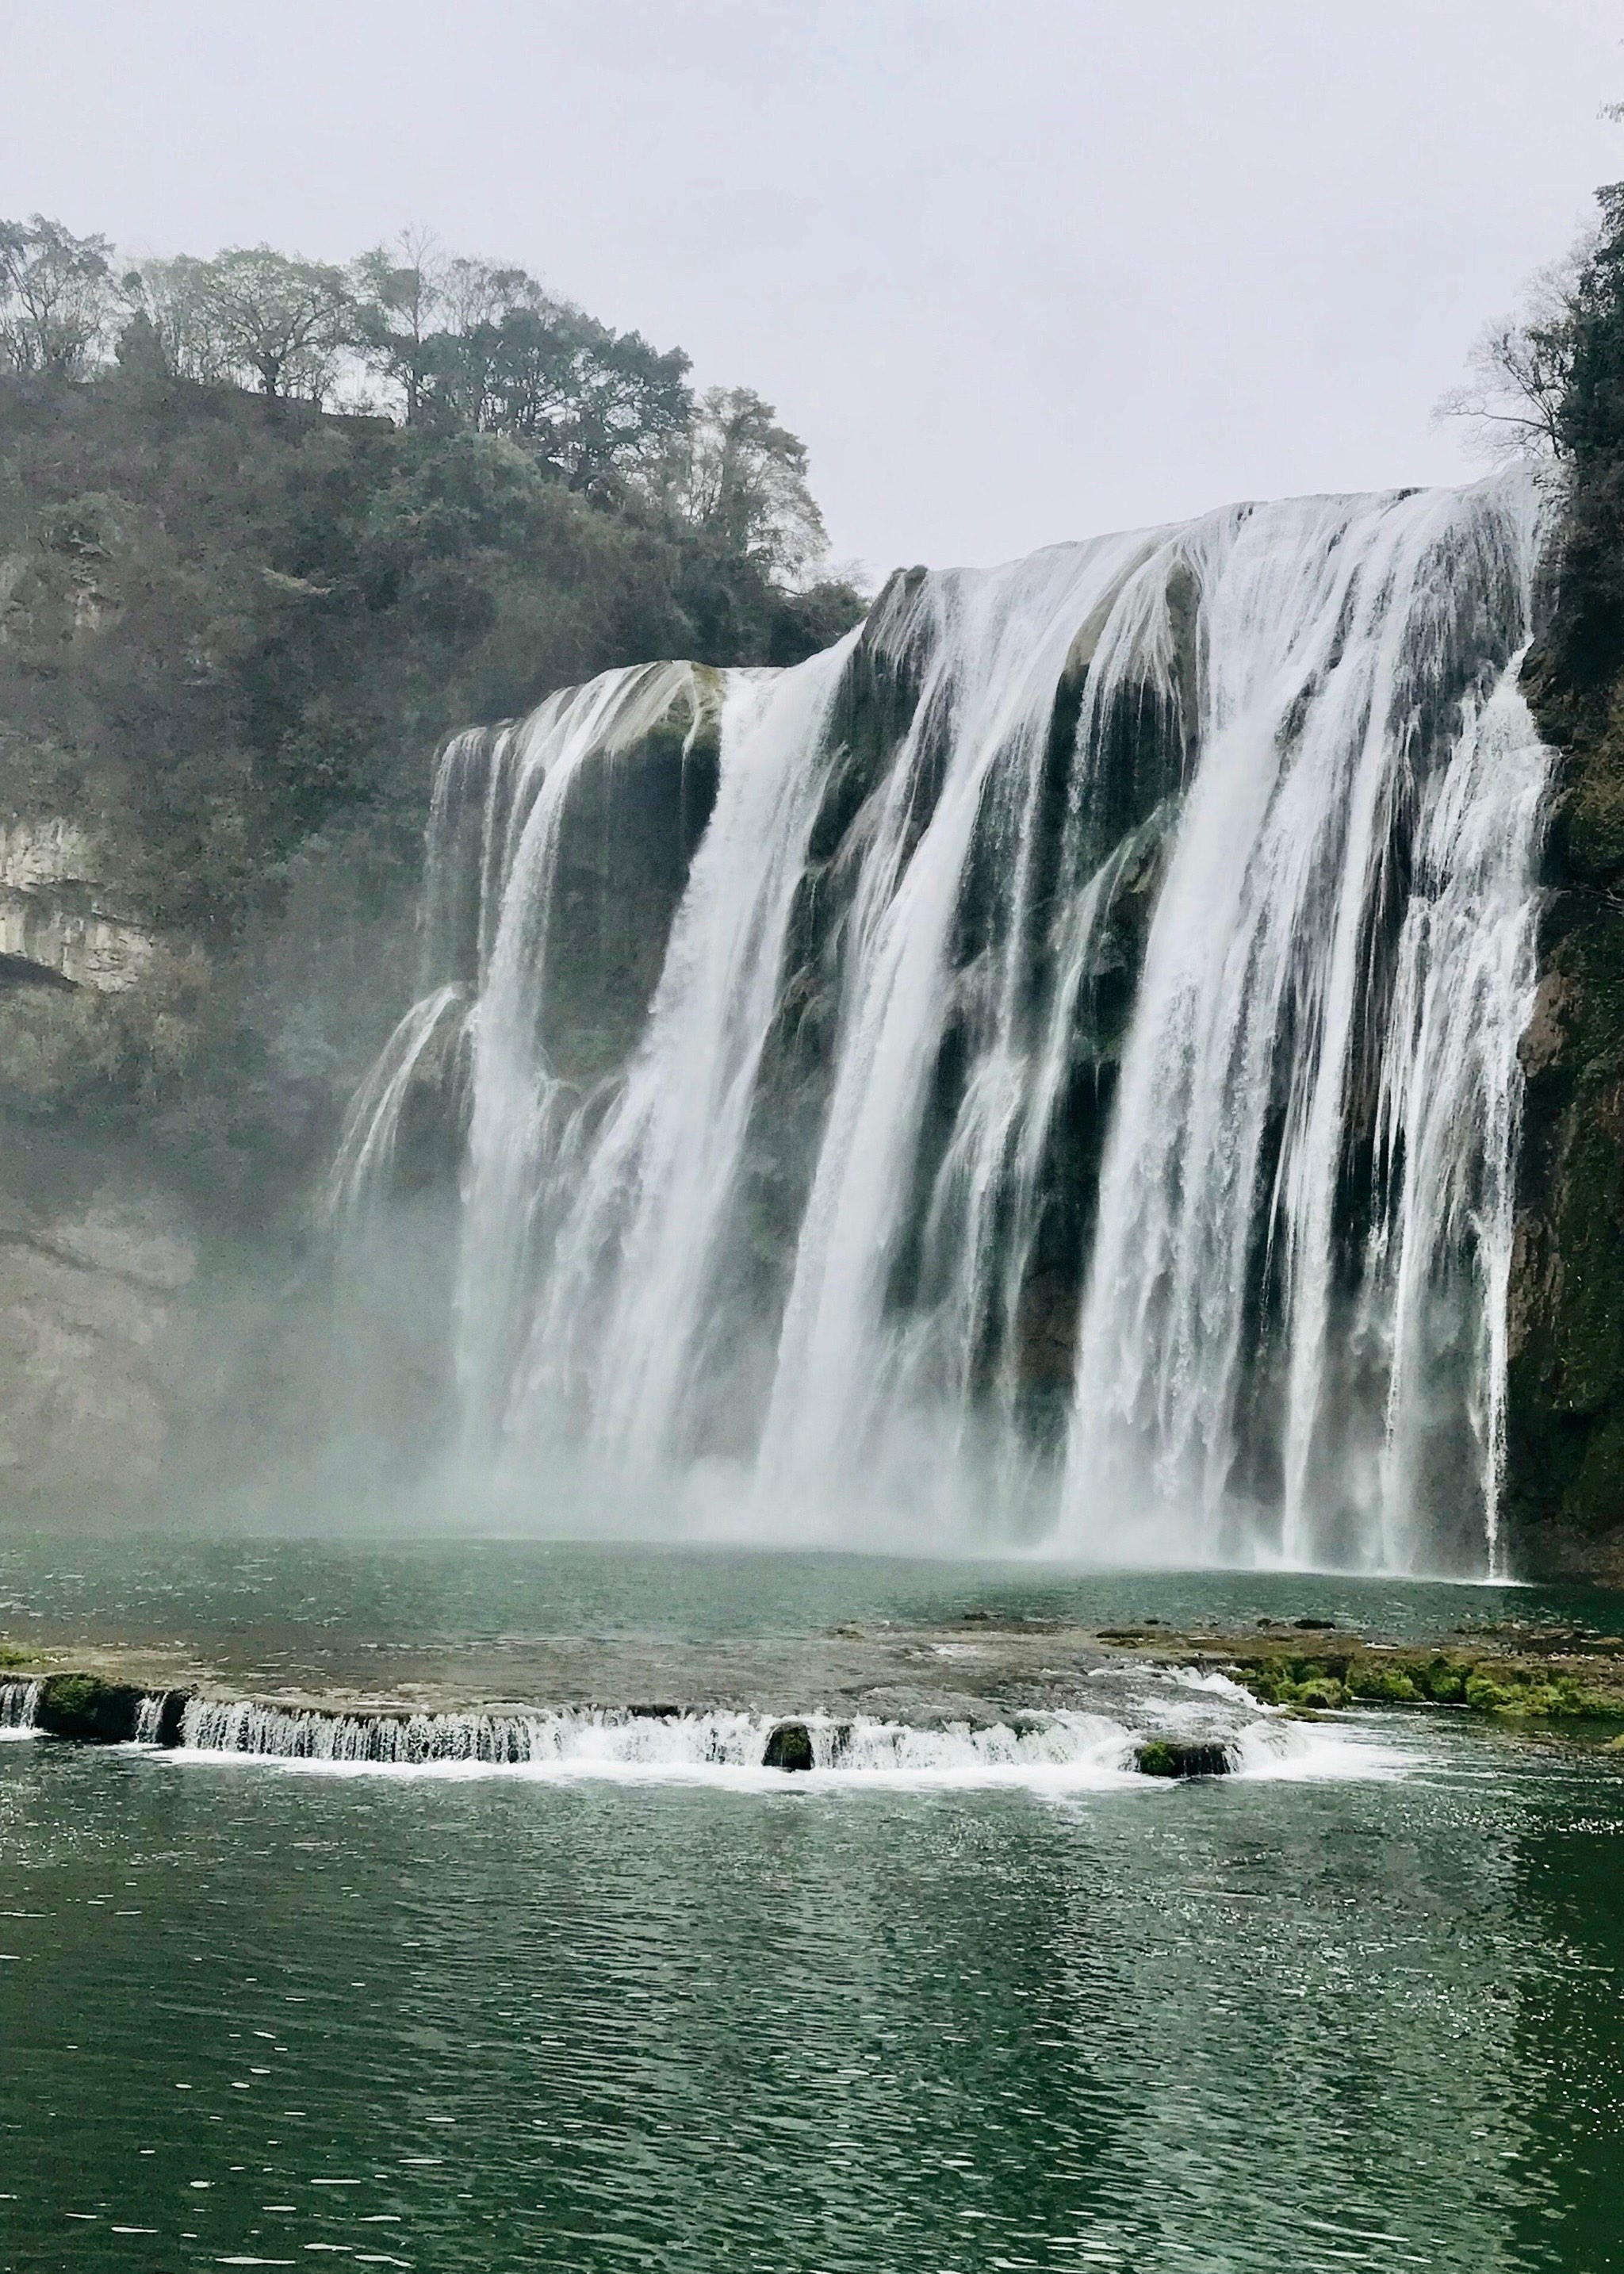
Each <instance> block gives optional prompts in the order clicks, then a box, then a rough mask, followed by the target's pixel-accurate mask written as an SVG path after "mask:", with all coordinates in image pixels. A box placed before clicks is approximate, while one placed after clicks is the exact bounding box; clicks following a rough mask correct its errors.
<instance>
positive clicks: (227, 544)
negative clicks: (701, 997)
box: [0, 215, 863, 1208]
mask: <svg viewBox="0 0 1624 2274" xmlns="http://www.w3.org/2000/svg"><path fill="white" fill-rule="evenodd" d="M826 553H827V541H826V538H825V535H824V531H823V522H822V518H821V516H820V515H819V512H818V509H817V507H816V502H815V501H814V499H813V496H812V493H811V491H810V489H809V487H808V479H807V456H806V451H805V448H804V447H803V445H802V444H801V442H800V441H799V440H797V438H796V437H795V436H794V435H793V434H791V433H788V432H787V431H786V429H785V428H783V427H782V426H781V425H778V421H777V418H776V415H775V413H774V412H773V410H772V408H771V405H770V404H768V403H764V402H763V401H762V399H761V398H760V396H758V395H755V394H754V393H752V392H751V391H750V390H749V389H748V388H731V389H729V388H713V389H711V390H709V391H707V392H704V393H703V394H696V393H695V390H694V389H693V388H692V387H691V385H690V383H689V365H688V358H687V357H686V355H685V354H684V353H683V352H682V351H681V350H680V349H677V348H671V349H665V350H659V349H656V348H654V347H652V346H650V343H648V342H647V341H646V340H644V339H643V337H642V336H641V335H638V334H636V333H635V332H631V333H619V332H616V331H614V330H613V329H612V328H609V327H607V326H605V325H604V324H602V323H600V322H598V320H596V319H595V318H593V317H591V316H590V315H588V314H587V313H586V312H584V311H583V310H582V309H580V308H578V307H575V306H574V305H570V304H569V303H568V302H565V301H563V300H560V299H559V298H557V297H554V296H553V295H552V294H550V293H548V292H547V291H546V290H544V288H543V287H542V286H541V284H539V283H538V282H537V281H536V279H534V278H533V277H531V276H530V275H527V274H526V273H525V272H524V271H523V269H522V268H518V267H503V266H500V265H496V264H492V263H490V262H486V261H481V260H470V259H465V258H461V257H452V256H449V255H447V254H443V253H441V252H440V251H439V250H438V248H437V247H435V245H433V244H432V241H430V240H428V239H427V238H426V237H422V236H416V237H408V238H406V239H403V240H402V242H401V243H400V244H399V245H396V246H395V247H393V248H384V247H380V248H376V249H374V250H372V251H371V252H367V253H365V254H364V255H362V256H361V257H360V258H359V259H357V260H355V261H353V262H352V263H350V264H349V265H348V266H347V267H335V266H331V265H327V264H323V263H320V262H313V261H306V260H297V259H294V258H291V257H289V256H288V255H286V254H283V253H281V252H275V251H273V250H272V249H271V248H269V247H267V246H263V245H261V246H257V247H251V248H245V249H234V250H229V251H226V252H222V253H220V254H219V255H217V256H216V257H214V259H211V260H203V259H195V258H192V257H189V256H182V257H179V258H177V259H173V260H142V261H137V262H128V263H126V262H121V261H120V260H119V259H118V258H117V255H116V253H115V251H114V248H113V247H112V245H110V244H109V241H108V240H107V239H106V238H103V237H74V236H72V235H71V233H70V232H69V231H67V230H65V229H64V228H63V227H62V225H61V224H60V223H58V222H54V221H50V220H49V219H46V218H43V217H41V216H39V215H36V216H34V218H33V219H32V220H30V221H28V222H0V821H4V822H5V823H6V824H7V825H9V826H11V828H12V829H13V830H14V831H16V830H20V831H21V832H23V834H24V837H25V838H26V833H27V832H28V831H29V830H30V829H37V828H39V827H41V826H43V825H47V824H49V825H52V826H55V825H56V824H58V823H62V824H64V825H70V826H71V828H72V829H73V830H74V831H75V832H77V836H76V838H75V840H74V841H75V842H76V843H82V844H83V845H85V846H87V847H90V848H92V849H91V852H90V854H89V855H88V856H87V857H88V858H89V860H90V861H91V862H92V865H93V866H94V870H95V877H96V879H97V889H98V891H99V892H101V893H102V896H103V897H106V896H107V895H108V894H109V893H110V894H111V895H112V897H113V898H114V899H115V900H116V901H117V911H118V915H119V918H120V920H122V921H127V922H130V923H132V924H137V925H139V926H141V927H144V928H145V929H146V930H147V931H149V932H150V933H152V934H154V935H155V936H156V937H157V939H158V941H159V942H160V944H161V952H159V953H156V954H154V955H153V956H152V957H151V958H149V959H148V960H147V962H146V964H145V965H144V967H143V968H142V971H141V973H140V975H139V979H138V980H137V981H136V982H135V983H133V984H132V985H130V986H127V987H124V988H122V989H120V990H117V991H109V992H97V991H95V990H91V989H83V988H81V989H79V990H71V989H68V988H65V987H52V986H48V985H41V984H29V983H26V982H27V980H28V979H29V977H30V976H31V975H30V974H29V973H27V972H26V971H19V970H18V969H12V970H11V973H10V978H11V983H10V984H9V985H7V986H6V987H4V990H0V1105H3V1107H4V1111H6V1112H7V1113H8V1114H9V1115H11V1117H13V1118H20V1119H21V1120H22V1121H23V1122H24V1123H25V1124H26V1125H27V1126H32V1127H34V1128H35V1129H39V1130H43V1129H46V1128H48V1127H54V1128H62V1127H71V1128H72V1129H75V1130H81V1131H101V1132H103V1133H110V1134H112V1135H115V1136H117V1135H123V1136H133V1137H138V1138H139V1141H140V1143H141V1145H142V1146H143V1147H144V1148H147V1152H148V1153H149V1155H150V1156H152V1157H154V1158H157V1157H163V1158H166V1159H169V1160H170V1161H172V1162H173V1163H175V1164H177V1166H178V1167H179V1168H181V1169H183V1170H186V1171H195V1173H196V1175H197V1177H198V1178H199V1181H200V1182H202V1183H203V1184H204V1185H206V1186H208V1187H209V1188H210V1189H211V1190H213V1191H214V1192H216V1193H238V1194H242V1195H252V1203H253V1206H254V1207H255V1208H259V1207H261V1206H262V1205H263V1204H264V1200H265V1193H266V1191H267V1163H269V1164H271V1171H274V1173H271V1174H270V1178H269V1182H270V1186H272V1187H276V1188H281V1187H282V1186H286V1188H287V1189H289V1190H292V1189H293V1188H295V1187H296V1186H297V1182H298V1180H299V1178H302V1177H303V1176H305V1174H306V1173H307V1171H308V1170H309V1168H310V1165H311V1163H312V1161H313V1160H315V1159H316V1158H318V1157H319V1156H320V1149H321V1147H322V1146H323V1145H324V1144H325V1143H326V1142H327V1141H328V1140H329V1138H330V1135H331V1128H332V1122H333V1116H334V1113H335V1110H336V1102H337V1101H338V1100H339V1099H341V1098H342V1094H343V1092H344V1090H345V1088H347V1086H348V1084H349V1083H350V1081H352V1080H353V1078H354V1074H355V1073H356V1071H357V1067H358V1065H359V1063H360V1062H361V1061H362V1060H363V1059H364V1058H365V1055H366V1054H367V1052H368V1051H369V1050H370V1049H371V1048H372V1046H373V1044H375V1043H376V1041H377V1040H378V1034H379V1024H380V1020H381V1021H383V1022H384V1024H385V1025H386V1026H387V1019H388V1017H389V1016H390V1015H391V1013H392V1009H393V1008H395V1007H398V1005H393V1004H392V1003H391V1002H390V1001H389V1000H387V999H386V998H387V996H388V990H389V987H390V983H391V976H392V975H393V976H394V978H395V980H396V981H397V982H398V977H399V974H400V970H401V958H402V956H403V955H409V953H410V950H409V945H407V944H406V927H407V926H408V923H409V918H410V907H411V904H412V900H413V896H414V893H415V889H416V885H417V870H418V866H419V862H420V857H421V844H422V832H423V825H424V821H425V809H426V800H427V794H428V786H429V780H430V764H431V759H432V753H433V750H434V749H435V746H436V745H437V743H438V742H440V739H441V738H442V737H443V736H444V734H446V733H447V731H449V730H450V729H452V728H454V727H458V726H461V725H462V724H465V723H468V722H470V721H476V720H488V719H499V718H502V717H507V716H511V715H514V714H515V713H518V712H523V711H524V710H526V709H528V708H529V707H530V705H532V704H534V703H535V702H537V701H538V699H539V698H540V697H541V696H542V695H544V694H545V693H546V692H547V691H548V690H549V689H553V688H555V687H558V686H560V685H565V684H568V683H571V682H574V681H581V680H583V679H585V678H588V677H590V676H591V675H592V674H595V673H597V672H598V671H601V670H604V669H605V668H607V667H609V666H613V665H618V664H623V663H630V662H634V661H639V660H643V659H647V658H649V657H653V656H661V655H675V656H688V657H691V658H693V659H695V660H697V661H701V662H705V663H712V664H719V665H760V664H788V663H793V662H795V661H797V660H799V659H801V657H802V656H805V655H807V654H808V653H810V652H812V651H815V650H816V649H817V648H820V647H822V646H824V645H826V644H828V643H829V642H830V641H831V640H832V639H834V638H836V637H838V635H839V634H840V633H841V632H842V631H844V630H845V629H846V627H847V625H848V624H849V623H851V622H852V621H854V619H855V617H856V616H857V615H858V614H860V613H861V607H862V605H863V603H862V599H861V595H860V594H859V593H858V592H857V591H855V590H854V589H853V586H852V585H851V584H849V583H848V582H846V581H843V580H841V579H839V578H837V577H831V576H827V575H825V574H823V561H824V558H825V555H826ZM81 865H82V863H81ZM390 942H395V951H394V952H393V953H391V952H390V951H389V948H388V943H390ZM13 962H15V959H13Z"/></svg>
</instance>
